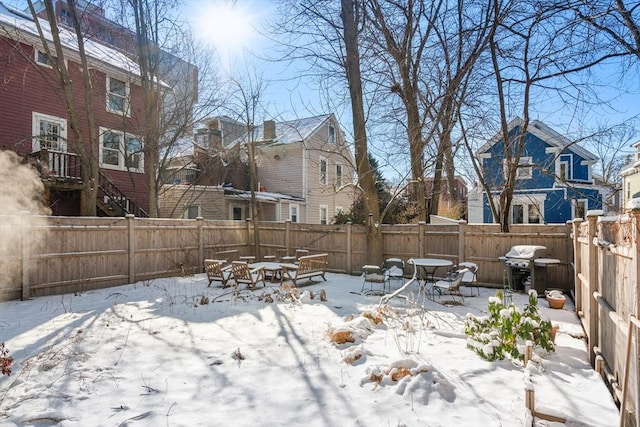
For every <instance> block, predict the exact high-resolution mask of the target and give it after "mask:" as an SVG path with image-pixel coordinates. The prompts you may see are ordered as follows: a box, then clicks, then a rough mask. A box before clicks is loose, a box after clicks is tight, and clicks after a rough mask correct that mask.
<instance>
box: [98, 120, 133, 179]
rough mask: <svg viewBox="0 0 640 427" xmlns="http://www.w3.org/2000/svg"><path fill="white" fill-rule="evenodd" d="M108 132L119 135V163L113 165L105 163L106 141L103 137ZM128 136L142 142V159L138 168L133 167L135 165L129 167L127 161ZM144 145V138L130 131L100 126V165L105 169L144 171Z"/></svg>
mask: <svg viewBox="0 0 640 427" xmlns="http://www.w3.org/2000/svg"><path fill="white" fill-rule="evenodd" d="M107 132H109V133H112V134H115V135H118V136H119V137H120V138H119V141H118V142H119V146H118V164H117V165H112V164H109V163H104V151H105V148H104V142H103V138H104V137H105V135H106V134H107ZM128 138H132V139H137V140H138V141H139V142H140V151H139V152H138V155H139V156H140V161H139V164H138V167H137V168H133V167H129V168H127V162H126V155H125V153H126V144H127V139H128ZM143 146H144V142H143V141H142V138H140V137H139V136H137V135H133V134H130V133H126V132H123V131H121V130H116V129H109V128H103V127H101V128H100V153H99V154H100V167H101V168H104V169H115V170H123V171H128V172H137V173H143V172H144V152H143V151H142V147H143Z"/></svg>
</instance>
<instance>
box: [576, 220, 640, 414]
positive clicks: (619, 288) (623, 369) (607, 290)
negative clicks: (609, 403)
mask: <svg viewBox="0 0 640 427" xmlns="http://www.w3.org/2000/svg"><path fill="white" fill-rule="evenodd" d="M573 228H574V231H573V236H574V251H575V253H576V256H575V269H574V271H575V277H574V280H575V299H576V311H577V313H578V315H579V316H580V318H581V320H582V324H583V326H584V329H585V331H586V333H587V339H588V346H589V357H590V361H591V364H592V365H593V366H594V367H595V368H596V369H597V370H598V372H600V374H601V375H602V376H603V378H604V379H605V380H606V381H607V384H609V386H610V389H611V391H612V394H613V396H614V398H615V399H616V400H617V401H618V402H619V403H620V405H621V409H622V410H623V411H624V414H622V416H621V425H633V426H638V425H640V418H639V414H640V410H639V404H640V402H639V400H638V396H639V395H640V381H639V378H638V376H639V370H640V366H638V361H639V358H640V342H639V337H638V325H640V323H638V320H637V319H638V315H639V313H638V311H639V307H638V306H639V302H640V295H639V292H638V282H639V281H638V279H639V278H640V253H639V252H638V251H639V250H640V247H639V246H638V245H639V244H640V210H632V211H630V212H629V213H628V214H626V215H623V216H620V217H604V216H601V213H600V212H598V211H593V212H589V214H588V215H587V220H586V221H581V220H575V221H574V223H573Z"/></svg>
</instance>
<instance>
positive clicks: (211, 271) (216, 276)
mask: <svg viewBox="0 0 640 427" xmlns="http://www.w3.org/2000/svg"><path fill="white" fill-rule="evenodd" d="M225 264H227V262H226V261H225V260H222V259H205V260H204V271H205V272H206V273H207V279H209V284H208V285H207V288H208V287H209V286H211V282H221V283H222V287H223V288H226V287H227V282H228V281H229V280H230V279H231V276H232V275H231V265H225Z"/></svg>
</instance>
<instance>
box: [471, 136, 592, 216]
mask: <svg viewBox="0 0 640 427" xmlns="http://www.w3.org/2000/svg"><path fill="white" fill-rule="evenodd" d="M519 133H520V127H519V126H516V127H514V128H513V129H511V131H510V132H509V135H510V136H511V137H515V136H516V135H518V134H519ZM523 143H524V147H523V149H522V153H521V158H522V157H530V158H531V162H530V163H531V164H532V165H533V167H532V170H531V178H527V179H518V180H517V181H516V189H515V191H514V197H518V196H527V195H535V194H537V195H540V194H544V207H543V210H544V212H543V215H544V217H543V218H544V221H545V222H546V223H564V222H566V221H569V220H571V219H572V214H573V203H572V201H573V200H575V199H586V200H587V209H588V210H592V209H602V206H603V202H602V194H601V193H600V191H599V190H598V189H597V188H586V189H585V188H581V189H580V188H578V189H574V188H571V185H569V186H565V185H562V184H561V183H557V182H556V177H555V172H556V169H555V164H556V154H555V153H547V152H546V149H547V148H555V146H553V145H551V144H548V143H547V142H545V141H544V140H542V139H540V138H538V137H537V136H535V135H533V134H531V133H527V134H526V135H525V137H524V139H523ZM514 150H515V148H514ZM487 153H488V154H490V156H491V157H490V158H485V159H483V168H484V170H485V176H486V177H487V179H488V181H489V185H490V186H493V188H500V187H501V186H503V185H504V176H503V166H502V165H503V160H504V143H503V141H502V140H500V141H498V142H497V143H496V144H494V145H493V146H491V147H489V149H488V150H487ZM559 160H560V161H566V162H567V175H568V180H569V181H574V182H578V183H582V184H590V183H591V181H589V179H590V174H589V168H590V165H589V164H587V163H586V162H585V158H583V157H582V156H580V155H579V154H578V153H576V152H574V151H572V150H571V149H565V150H563V151H562V153H560V155H559ZM482 216H483V220H484V222H486V223H490V222H493V215H492V214H491V209H490V207H489V203H488V199H487V195H486V194H483V209H482Z"/></svg>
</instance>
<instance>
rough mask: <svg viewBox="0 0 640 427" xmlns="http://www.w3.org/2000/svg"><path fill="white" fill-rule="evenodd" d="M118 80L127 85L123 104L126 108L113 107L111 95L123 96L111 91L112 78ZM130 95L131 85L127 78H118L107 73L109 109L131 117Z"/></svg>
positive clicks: (111, 111) (114, 112)
mask: <svg viewBox="0 0 640 427" xmlns="http://www.w3.org/2000/svg"><path fill="white" fill-rule="evenodd" d="M112 79H113V80H117V81H119V82H122V83H124V87H125V94H124V100H123V101H124V104H123V108H124V110H118V109H114V108H111V103H110V102H109V101H110V98H111V96H118V97H123V95H120V94H117V93H111V80H112ZM130 95H131V86H130V84H129V82H128V81H127V80H122V79H118V78H116V77H111V76H109V75H107V86H106V100H107V111H108V112H110V113H113V114H118V115H121V116H126V117H129V115H130V110H131V108H130V102H129V101H130Z"/></svg>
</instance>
